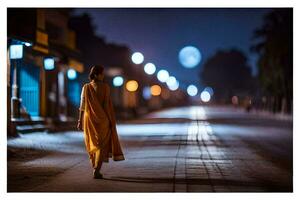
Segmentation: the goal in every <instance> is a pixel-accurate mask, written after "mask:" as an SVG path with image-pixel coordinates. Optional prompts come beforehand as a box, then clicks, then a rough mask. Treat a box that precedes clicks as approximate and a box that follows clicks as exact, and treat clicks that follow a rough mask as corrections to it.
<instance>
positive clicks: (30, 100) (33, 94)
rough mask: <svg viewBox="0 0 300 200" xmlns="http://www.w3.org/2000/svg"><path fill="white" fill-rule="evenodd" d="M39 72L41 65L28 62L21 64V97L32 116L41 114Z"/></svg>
mask: <svg viewBox="0 0 300 200" xmlns="http://www.w3.org/2000/svg"><path fill="white" fill-rule="evenodd" d="M39 74H40V69H39V67H36V66H34V65H30V64H26V63H22V64H21V65H19V87H20V98H21V99H22V105H23V106H24V107H25V108H26V110H27V112H28V113H29V114H30V115H31V116H38V115H39V108H40V102H39Z"/></svg>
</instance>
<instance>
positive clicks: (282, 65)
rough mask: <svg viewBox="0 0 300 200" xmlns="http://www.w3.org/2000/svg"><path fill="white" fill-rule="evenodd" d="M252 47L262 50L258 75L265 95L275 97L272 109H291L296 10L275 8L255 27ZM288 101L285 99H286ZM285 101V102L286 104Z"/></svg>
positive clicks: (259, 52)
mask: <svg viewBox="0 0 300 200" xmlns="http://www.w3.org/2000/svg"><path fill="white" fill-rule="evenodd" d="M254 39H255V40H257V42H256V43H255V45H253V47H252V50H254V51H255V52H257V53H258V54H259V56H260V57H259V60H258V67H259V68H258V69H259V79H260V83H261V85H262V87H263V90H264V93H265V95H266V96H269V97H270V98H271V99H274V104H273V111H274V112H276V111H279V110H282V108H283V107H286V111H288V112H291V110H292V98H293V10H292V9H286V8H284V9H274V10H273V11H272V12H270V13H269V14H267V15H266V16H265V18H264V24H263V26H262V27H261V28H260V29H258V30H256V31H255V33H254ZM283 102H285V103H283ZM283 104H285V105H286V106H283Z"/></svg>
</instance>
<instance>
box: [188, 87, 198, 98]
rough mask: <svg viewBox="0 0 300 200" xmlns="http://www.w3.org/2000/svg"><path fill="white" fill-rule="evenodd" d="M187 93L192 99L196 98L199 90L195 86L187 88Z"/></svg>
mask: <svg viewBox="0 0 300 200" xmlns="http://www.w3.org/2000/svg"><path fill="white" fill-rule="evenodd" d="M187 93H188V95H190V96H192V97H193V96H196V95H197V93H198V88H197V87H196V86H195V85H189V86H188V87H187Z"/></svg>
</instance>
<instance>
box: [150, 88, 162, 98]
mask: <svg viewBox="0 0 300 200" xmlns="http://www.w3.org/2000/svg"><path fill="white" fill-rule="evenodd" d="M160 93H161V87H160V86H159V85H152V86H151V94H152V95H153V96H159V95H160Z"/></svg>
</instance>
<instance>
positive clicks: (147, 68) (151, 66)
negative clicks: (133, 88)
mask: <svg viewBox="0 0 300 200" xmlns="http://www.w3.org/2000/svg"><path fill="white" fill-rule="evenodd" d="M144 71H145V72H146V73H147V74H149V75H152V74H154V73H155V71H156V67H155V65H154V64H153V63H147V64H146V65H145V66H144Z"/></svg>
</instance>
